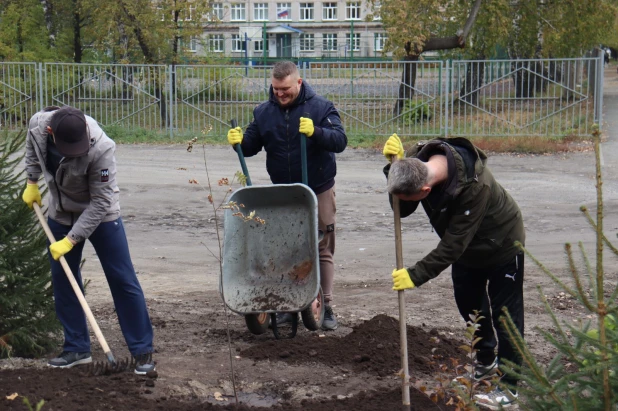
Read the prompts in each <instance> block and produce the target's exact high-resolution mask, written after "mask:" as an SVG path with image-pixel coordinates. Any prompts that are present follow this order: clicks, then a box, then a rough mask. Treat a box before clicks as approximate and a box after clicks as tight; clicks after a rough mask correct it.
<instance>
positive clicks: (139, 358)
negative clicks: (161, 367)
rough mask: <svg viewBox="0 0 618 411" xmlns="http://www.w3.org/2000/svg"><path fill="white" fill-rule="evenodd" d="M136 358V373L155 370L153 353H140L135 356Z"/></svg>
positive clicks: (144, 373) (140, 373)
mask: <svg viewBox="0 0 618 411" xmlns="http://www.w3.org/2000/svg"><path fill="white" fill-rule="evenodd" d="M133 359H134V360H135V374H138V375H146V374H147V373H148V372H149V371H154V370H155V368H156V367H155V362H154V361H153V360H152V353H150V352H149V353H146V354H139V355H136V356H135V357H133Z"/></svg>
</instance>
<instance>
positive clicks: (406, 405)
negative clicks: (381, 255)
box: [391, 156, 410, 411]
mask: <svg viewBox="0 0 618 411" xmlns="http://www.w3.org/2000/svg"><path fill="white" fill-rule="evenodd" d="M396 160H397V156H392V157H391V164H392V162H394V161H396ZM392 198H393V216H394V220H395V258H396V262H397V269H398V270H399V269H401V268H403V245H402V240H401V212H400V209H399V197H397V196H396V195H393V196H392ZM397 297H398V299H399V345H400V348H401V369H402V378H401V400H402V410H404V411H409V410H410V372H409V369H408V337H407V332H408V330H407V328H406V299H405V291H404V290H400V291H397Z"/></svg>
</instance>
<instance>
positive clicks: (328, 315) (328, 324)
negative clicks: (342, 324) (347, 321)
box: [322, 305, 339, 331]
mask: <svg viewBox="0 0 618 411" xmlns="http://www.w3.org/2000/svg"><path fill="white" fill-rule="evenodd" d="M337 327H339V324H337V318H335V314H333V309H332V307H331V306H330V305H325V306H324V321H322V329H323V330H324V331H332V330H336V329H337Z"/></svg>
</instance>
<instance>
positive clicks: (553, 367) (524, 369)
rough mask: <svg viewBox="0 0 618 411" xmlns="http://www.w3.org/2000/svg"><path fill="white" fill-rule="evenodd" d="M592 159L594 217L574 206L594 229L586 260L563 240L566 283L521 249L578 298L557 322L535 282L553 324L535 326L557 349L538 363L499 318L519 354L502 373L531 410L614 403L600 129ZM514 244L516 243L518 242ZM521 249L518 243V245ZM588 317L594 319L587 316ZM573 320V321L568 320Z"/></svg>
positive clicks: (614, 290) (617, 293)
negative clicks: (569, 314)
mask: <svg viewBox="0 0 618 411" xmlns="http://www.w3.org/2000/svg"><path fill="white" fill-rule="evenodd" d="M593 139H594V148H595V150H594V151H595V160H596V170H595V171H596V173H595V175H596V191H597V202H596V210H595V211H596V213H595V214H596V219H595V218H594V217H593V216H592V215H591V213H590V211H589V210H588V209H587V207H585V206H582V207H580V210H581V211H582V213H583V214H584V217H585V218H586V220H587V221H588V223H589V224H590V226H591V227H592V229H593V230H594V231H595V234H596V247H595V248H596V250H595V251H596V255H595V257H596V258H595V259H594V260H592V261H591V260H590V259H589V257H588V255H587V253H586V250H585V249H584V245H583V243H581V242H580V243H579V244H578V246H577V248H578V249H579V250H578V251H579V253H580V256H581V258H582V260H583V264H577V262H576V259H575V255H574V254H575V253H576V252H577V251H576V250H574V247H573V246H572V244H570V243H567V244H565V251H566V256H567V259H568V260H567V261H568V267H569V271H570V274H571V277H572V281H571V284H567V283H566V282H565V281H563V280H561V279H560V278H559V277H558V276H556V275H555V274H553V273H552V272H551V271H549V270H548V269H547V268H546V267H545V266H543V264H542V263H541V262H540V261H539V260H537V259H536V258H534V256H532V255H531V254H530V252H529V251H528V250H526V249H524V251H525V252H526V254H527V255H528V256H529V257H530V258H532V260H533V261H534V262H535V263H536V264H537V265H538V266H539V267H540V268H541V269H542V270H543V271H544V272H545V273H546V274H547V275H548V276H549V277H550V278H551V279H552V280H553V281H554V282H555V283H556V284H557V285H558V286H559V287H560V288H561V289H562V290H564V291H563V294H564V295H568V296H569V297H571V298H572V299H573V300H574V301H576V302H577V303H579V306H580V308H581V310H580V311H579V312H580V313H581V314H580V318H579V319H577V318H569V319H568V321H567V320H563V321H559V320H558V319H557V317H556V315H555V313H554V312H553V311H552V309H551V306H550V304H549V302H548V300H547V298H546V296H545V295H544V293H543V292H542V290H541V288H540V287H539V293H540V295H541V300H542V301H543V304H544V305H545V309H546V311H547V313H548V314H549V316H550V317H551V320H552V323H553V325H554V327H553V329H543V330H541V329H539V330H538V331H539V332H540V333H541V335H542V336H543V337H544V339H545V340H546V341H547V342H549V343H550V344H551V345H552V346H553V347H554V348H556V351H557V354H556V355H555V356H554V357H553V358H552V360H551V361H549V363H548V364H546V365H542V364H539V363H538V362H537V361H536V359H535V358H534V356H533V354H532V353H531V351H530V347H529V346H528V345H527V343H526V342H525V341H524V339H523V338H522V336H521V335H520V334H519V331H518V330H517V328H516V327H515V325H514V324H513V322H512V321H511V319H510V317H509V316H508V313H507V315H506V316H503V317H502V318H501V321H502V322H503V325H505V327H506V329H507V331H508V333H509V337H510V339H511V341H512V342H513V345H514V347H515V348H516V349H517V351H518V352H519V354H520V355H521V356H522V359H523V364H522V366H517V365H515V364H512V363H511V364H507V367H506V371H507V373H511V374H514V375H516V376H518V377H519V378H520V379H521V380H523V381H525V382H526V384H520V387H519V394H520V396H521V397H522V398H524V399H525V404H526V405H527V406H528V407H530V409H534V410H561V411H562V410H605V411H610V410H615V409H616V406H617V405H618V378H617V372H616V370H618V320H617V319H618V305H617V304H616V301H617V300H616V298H617V297H618V286H615V285H613V286H612V285H611V284H610V283H609V282H607V281H606V279H607V278H606V276H605V274H606V273H605V268H604V249H605V247H607V248H608V249H609V250H611V252H612V253H613V254H614V255H618V249H617V248H616V247H615V246H614V245H613V244H612V243H611V242H610V240H609V239H608V238H607V237H606V236H605V233H604V231H603V217H604V215H603V191H602V186H603V179H602V175H601V156H600V142H601V132H600V130H599V129H598V128H597V129H595V131H594V132H593ZM520 247H522V246H521V245H520ZM522 249H523V247H522ZM591 318H594V321H591V320H590V319H591ZM574 320H575V321H574Z"/></svg>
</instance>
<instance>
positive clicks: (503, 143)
mask: <svg viewBox="0 0 618 411" xmlns="http://www.w3.org/2000/svg"><path fill="white" fill-rule="evenodd" d="M105 132H106V133H107V135H108V136H109V137H110V138H111V139H113V140H114V141H115V142H116V143H117V144H155V145H156V144H163V145H170V144H172V145H173V144H182V145H185V144H187V142H188V141H189V140H191V139H193V138H195V137H197V138H198V140H199V142H200V143H205V144H213V145H227V144H228V142H227V137H226V136H225V135H214V134H213V133H205V132H202V133H195V132H182V133H179V132H175V133H174V134H173V136H170V134H169V132H167V131H158V130H148V129H143V128H124V127H120V126H108V127H105ZM17 133H19V132H18V131H8V132H4V133H0V141H2V140H4V139H5V138H7V137H10V136H13V135H15V134H17ZM389 136H390V134H384V135H383V136H376V135H374V134H355V133H348V147H349V148H367V149H375V150H377V151H379V152H381V151H382V147H383V146H384V143H385V142H386V140H387V139H388V137H389ZM433 138H434V137H433V136H426V137H419V136H412V137H401V139H402V142H403V145H404V148H406V149H407V148H408V147H410V146H411V145H412V144H416V143H417V142H419V141H427V140H431V139H433ZM469 140H470V141H472V142H473V143H474V144H475V145H476V146H478V147H479V148H480V149H482V150H484V151H487V152H492V153H521V154H550V153H564V152H568V151H582V150H588V149H590V148H591V147H592V146H591V144H590V141H589V139H587V138H586V137H578V136H574V135H568V136H563V137H539V136H512V137H505V136H499V137H485V136H484V137H471V138H469Z"/></svg>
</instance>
